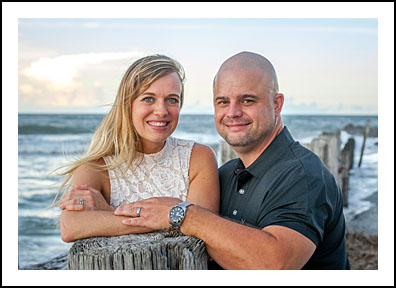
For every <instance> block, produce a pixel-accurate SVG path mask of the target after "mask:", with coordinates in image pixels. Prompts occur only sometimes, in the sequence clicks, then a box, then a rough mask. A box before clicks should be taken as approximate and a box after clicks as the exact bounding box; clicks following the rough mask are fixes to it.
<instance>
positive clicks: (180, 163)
mask: <svg viewBox="0 0 396 288" xmlns="http://www.w3.org/2000/svg"><path fill="white" fill-rule="evenodd" d="M193 146H194V141H190V140H182V139H177V138H173V137H168V139H166V142H165V145H164V147H163V148H162V150H161V151H159V152H157V153H153V154H143V155H142V154H140V155H142V156H143V159H142V161H141V162H140V164H139V165H138V166H137V167H136V164H137V163H138V162H137V161H138V159H136V160H135V161H133V162H132V166H131V167H129V169H128V170H127V171H126V173H125V174H124V175H122V172H123V171H125V167H126V163H123V164H122V165H121V166H119V167H116V168H115V169H108V172H109V177H110V187H111V188H110V206H111V207H112V208H117V207H119V206H122V205H125V204H128V203H131V202H135V201H139V200H143V199H147V198H150V197H176V198H180V199H181V200H182V201H185V200H186V198H187V192H188V188H189V185H190V178H189V176H188V171H189V167H190V156H191V151H192V148H193ZM103 159H104V161H105V162H106V164H110V163H112V161H113V159H114V156H105V157H103Z"/></svg>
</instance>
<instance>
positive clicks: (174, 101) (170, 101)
mask: <svg viewBox="0 0 396 288" xmlns="http://www.w3.org/2000/svg"><path fill="white" fill-rule="evenodd" d="M168 101H169V103H172V104H176V103H179V99H177V98H169V99H168Z"/></svg>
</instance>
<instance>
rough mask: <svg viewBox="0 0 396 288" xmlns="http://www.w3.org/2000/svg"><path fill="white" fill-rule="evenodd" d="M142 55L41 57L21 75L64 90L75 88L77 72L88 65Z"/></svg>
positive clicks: (115, 54)
mask: <svg viewBox="0 0 396 288" xmlns="http://www.w3.org/2000/svg"><path fill="white" fill-rule="evenodd" d="M144 54H145V53H142V52H118V53H81V54H71V55H61V56H57V57H53V58H49V57H43V58H40V59H39V60H37V61H35V62H33V63H31V65H30V66H29V67H27V68H26V69H24V70H22V72H21V73H22V75H24V76H26V77H33V78H35V79H37V80H41V81H47V82H49V83H50V84H51V86H52V88H53V89H54V90H65V89H68V88H74V87H75V86H76V83H75V78H76V77H77V76H78V72H79V70H80V69H82V68H83V67H84V66H86V65H88V64H99V63H101V62H104V61H114V60H120V59H128V58H137V57H142V56H143V55H144ZM20 89H21V88H20Z"/></svg>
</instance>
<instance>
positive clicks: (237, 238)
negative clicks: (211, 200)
mask: <svg viewBox="0 0 396 288" xmlns="http://www.w3.org/2000/svg"><path fill="white" fill-rule="evenodd" d="M181 232H182V233H183V234H186V235H190V236H194V237H197V238H199V239H201V240H203V241H204V242H205V244H206V247H207V251H208V253H209V255H210V256H211V257H212V258H213V259H214V260H215V261H216V262H217V263H218V264H219V265H220V266H222V267H223V268H225V269H280V268H281V267H280V266H281V264H280V261H279V260H280V259H281V258H280V257H279V256H282V255H281V252H280V251H279V250H280V249H277V247H279V245H277V244H278V243H277V239H276V238H274V237H272V236H271V234H269V233H266V232H264V231H262V230H259V229H256V228H252V227H248V226H246V225H241V224H238V223H235V222H232V221H230V220H226V219H224V218H222V217H220V216H218V215H216V214H214V213H212V212H210V211H208V210H206V209H203V208H200V207H198V206H191V207H189V208H188V212H187V213H186V218H185V219H184V222H183V225H182V227H181Z"/></svg>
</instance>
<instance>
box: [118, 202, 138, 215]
mask: <svg viewBox="0 0 396 288" xmlns="http://www.w3.org/2000/svg"><path fill="white" fill-rule="evenodd" d="M139 208H140V213H139V214H138V209H139ZM142 210H143V208H142V207H134V206H131V205H129V204H128V205H124V206H120V207H118V208H117V209H116V210H115V211H114V214H115V215H119V216H130V217H140V216H142Z"/></svg>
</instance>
